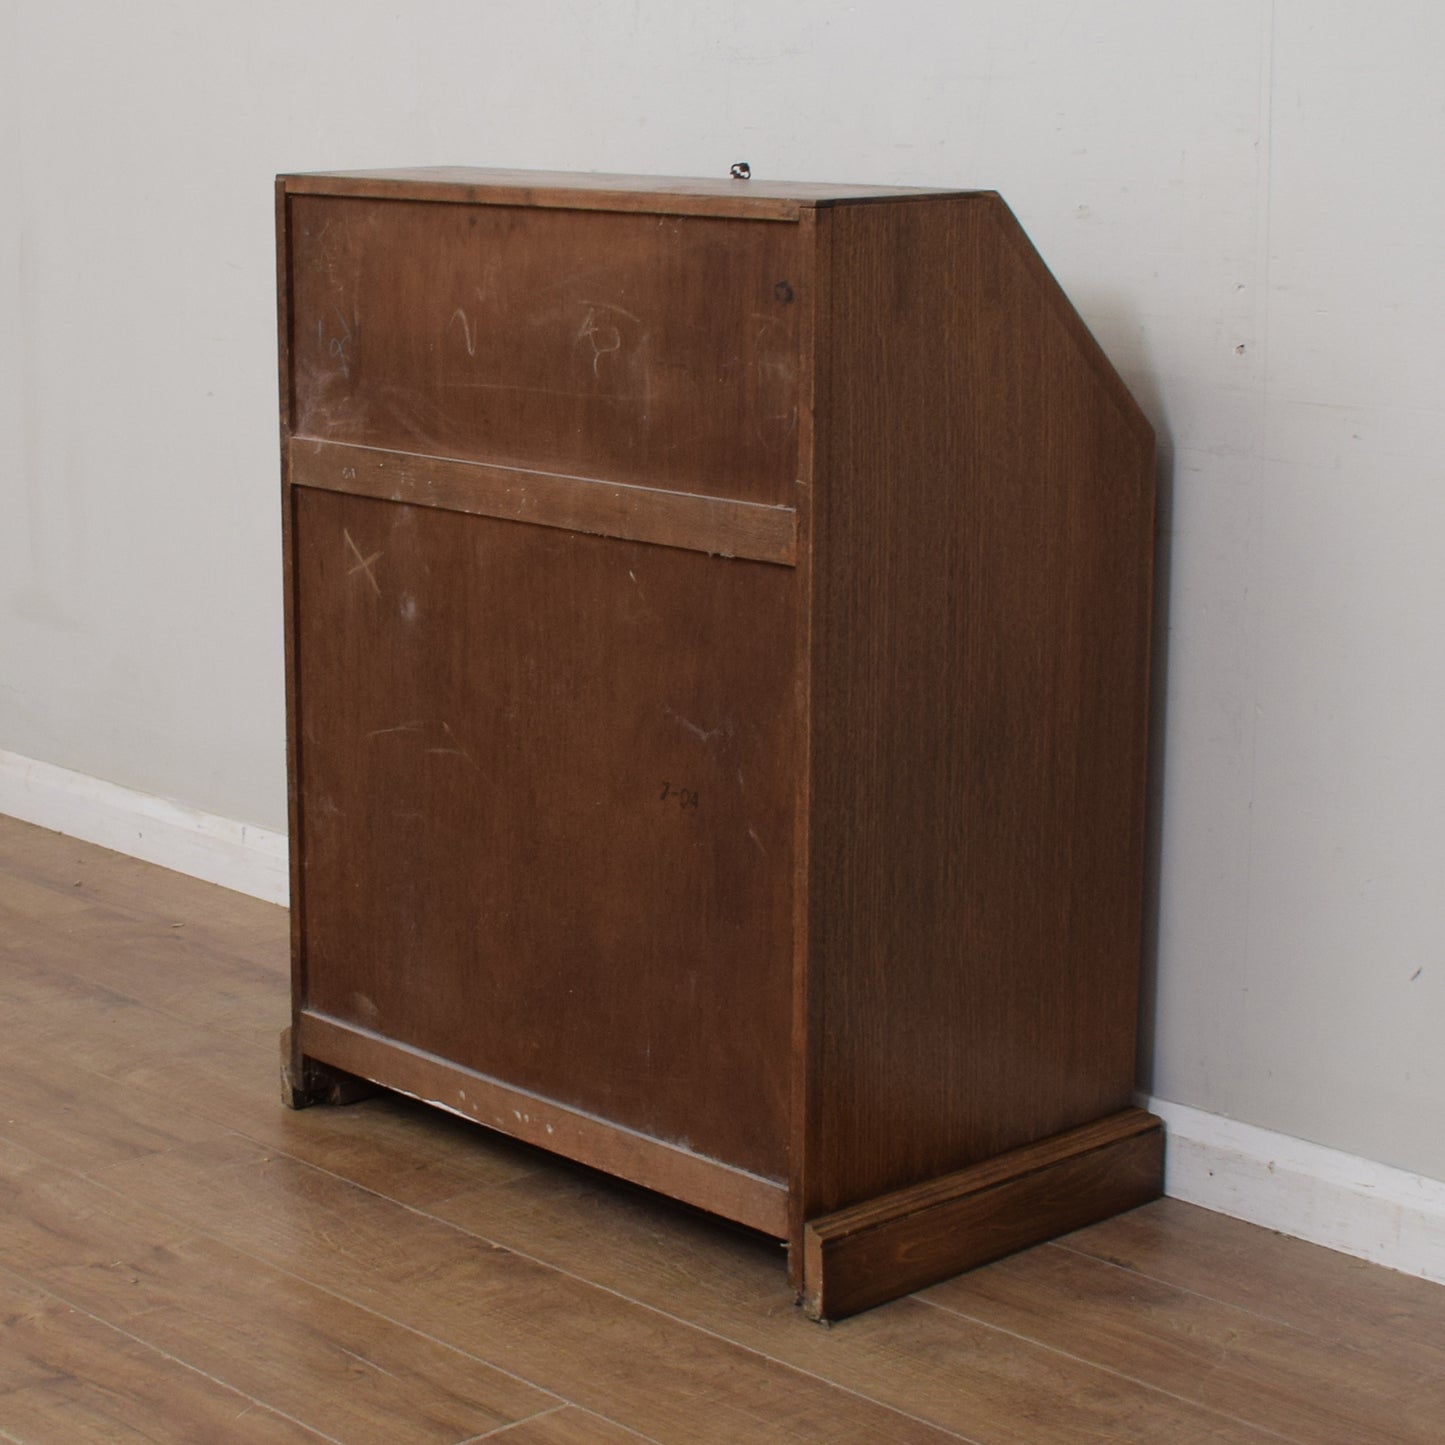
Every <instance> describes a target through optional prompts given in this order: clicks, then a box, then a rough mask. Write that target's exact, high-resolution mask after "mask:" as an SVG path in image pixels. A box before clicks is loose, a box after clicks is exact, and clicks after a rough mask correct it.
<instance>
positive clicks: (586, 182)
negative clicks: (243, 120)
mask: <svg viewBox="0 0 1445 1445" xmlns="http://www.w3.org/2000/svg"><path fill="white" fill-rule="evenodd" d="M276 182H277V185H278V186H279V187H280V188H281V190H282V191H283V192H284V193H285V194H286V195H311V196H355V197H358V198H365V199H371V200H399V201H443V202H445V201H451V202H454V203H458V204H466V205H492V206H536V207H543V208H548V207H550V208H553V209H561V210H586V211H640V212H648V213H653V214H668V215H707V216H746V217H752V218H754V219H759V220H777V221H796V220H797V219H798V217H799V215H800V213H802V212H803V211H806V210H812V209H815V208H818V207H826V206H834V205H839V204H845V205H853V204H866V203H867V202H870V201H899V200H909V199H920V198H924V197H938V196H966V195H977V194H978V192H976V191H947V190H931V189H927V188H922V187H908V186H864V185H834V184H830V183H827V182H810V181H736V180H708V179H699V178H693V177H686V176H642V175H636V176H629V175H607V174H604V173H602V172H597V171H520V170H485V169H477V168H472V167H469V166H423V167H418V168H415V169H404V170H375V171H318V172H312V173H308V174H292V175H280V176H277V178H276Z"/></svg>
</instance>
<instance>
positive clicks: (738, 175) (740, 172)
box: [728, 161, 753, 181]
mask: <svg viewBox="0 0 1445 1445" xmlns="http://www.w3.org/2000/svg"><path fill="white" fill-rule="evenodd" d="M752 174H753V168H752V167H751V166H750V165H749V164H748V163H747V162H746V161H734V162H733V163H732V165H731V167H729V169H728V175H730V176H731V177H732V178H733V180H735V181H747V180H751V179H752Z"/></svg>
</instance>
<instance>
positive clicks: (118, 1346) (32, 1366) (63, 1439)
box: [0, 1268, 329, 1445]
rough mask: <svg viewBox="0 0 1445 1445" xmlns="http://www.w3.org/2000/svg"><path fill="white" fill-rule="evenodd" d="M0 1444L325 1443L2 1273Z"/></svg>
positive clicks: (101, 1322)
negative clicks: (9, 1441) (9, 1442)
mask: <svg viewBox="0 0 1445 1445" xmlns="http://www.w3.org/2000/svg"><path fill="white" fill-rule="evenodd" d="M0 1328H3V1336H0V1343H3V1346H4V1348H3V1349H0V1439H6V1440H14V1441H18V1442H23V1445H130V1442H132V1441H134V1442H142V1441H145V1442H156V1445H194V1442H195V1441H197V1440H228V1441H235V1442H237V1445H252V1442H255V1445H319V1442H321V1441H324V1440H326V1439H328V1438H329V1437H327V1436H325V1435H319V1434H317V1433H316V1432H315V1431H312V1430H308V1429H306V1428H305V1427H304V1426H302V1425H299V1424H297V1423H296V1422H294V1421H292V1420H288V1419H286V1418H285V1417H284V1416H282V1415H280V1414H278V1413H277V1412H276V1411H275V1410H272V1409H270V1408H268V1407H267V1406H265V1405H262V1404H261V1403H260V1402H259V1401H256V1400H253V1399H248V1398H247V1397H246V1396H245V1395H243V1394H241V1393H239V1392H238V1391H236V1390H232V1389H230V1388H229V1387H227V1386H226V1385H224V1384H221V1383H219V1382H218V1381H215V1380H211V1379H208V1378H207V1377H206V1376H205V1375H203V1374H202V1373H200V1372H199V1371H197V1370H195V1369H193V1368H191V1367H190V1366H188V1365H185V1364H182V1363H180V1362H179V1361H177V1360H174V1359H172V1358H171V1357H169V1356H167V1355H165V1354H162V1353H161V1352H160V1351H158V1350H154V1349H151V1348H150V1347H149V1346H147V1345H145V1344H143V1343H141V1342H140V1341H139V1340H136V1339H134V1338H132V1337H131V1336H129V1335H127V1334H126V1333H125V1332H124V1331H123V1330H118V1329H116V1328H115V1327H114V1326H112V1325H109V1324H107V1323H106V1322H105V1321H103V1320H99V1319H96V1318H95V1317H94V1316H93V1315H89V1314H87V1313H85V1312H84V1311H83V1310H78V1309H76V1308H75V1307H74V1306H72V1305H68V1304H66V1303H65V1302H64V1301H63V1300H59V1299H56V1298H55V1297H54V1296H53V1295H51V1294H48V1293H47V1292H46V1291H44V1290H41V1289H37V1288H36V1287H35V1286H33V1285H31V1284H29V1283H27V1282H26V1281H24V1280H20V1279H17V1278H16V1277H15V1276H14V1275H13V1274H12V1273H11V1272H10V1271H9V1270H8V1269H4V1268H0Z"/></svg>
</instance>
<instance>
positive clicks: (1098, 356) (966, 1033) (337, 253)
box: [278, 169, 1162, 1317]
mask: <svg viewBox="0 0 1445 1445" xmlns="http://www.w3.org/2000/svg"><path fill="white" fill-rule="evenodd" d="M278 212H279V214H278V220H279V227H280V247H279V280H280V297H281V321H280V332H281V357H282V361H281V398H282V421H283V472H284V483H283V489H284V536H285V560H286V573H285V576H286V663H287V687H288V749H289V773H290V808H291V815H290V826H291V860H292V861H291V866H292V895H291V896H292V927H293V1000H294V1016H293V1022H292V1027H291V1028H290V1029H289V1030H288V1031H287V1035H286V1038H285V1041H284V1044H283V1054H284V1059H283V1080H284V1083H285V1093H286V1096H287V1098H288V1100H289V1102H291V1103H293V1104H296V1105H300V1104H303V1103H307V1102H314V1101H316V1100H319V1099H326V1098H331V1099H339V1098H341V1097H344V1096H345V1094H346V1092H347V1091H348V1089H351V1088H354V1087H356V1086H357V1084H358V1081H369V1082H371V1083H374V1084H378V1085H381V1086H384V1087H386V1088H390V1089H395V1090H399V1091H402V1092H404V1093H407V1094H411V1095H415V1096H417V1097H419V1098H422V1099H425V1100H428V1101H431V1102H433V1103H435V1104H436V1105H438V1106H439V1107H442V1108H445V1109H449V1110H451V1111H453V1112H455V1113H458V1114H461V1115H463V1116H465V1117H467V1118H469V1119H473V1120H475V1121H477V1122H478V1123H480V1124H483V1125H486V1126H487V1127H489V1128H492V1129H498V1130H501V1131H503V1132H505V1133H507V1134H509V1135H513V1136H515V1137H517V1138H520V1139H524V1140H527V1141H529V1142H531V1143H533V1144H539V1145H542V1146H545V1147H546V1148H548V1149H551V1150H555V1151H556V1152H558V1153H560V1154H563V1155H566V1156H568V1157H570V1158H573V1159H577V1160H581V1161H583V1162H585V1163H587V1164H590V1165H594V1166H596V1167H598V1168H601V1169H604V1170H608V1171H610V1172H612V1173H614V1174H617V1175H620V1176H622V1177H625V1178H627V1179H630V1180H633V1181H636V1182H638V1183H641V1184H643V1185H646V1186H648V1187H650V1188H653V1189H656V1190H660V1191H662V1192H664V1193H666V1194H669V1195H672V1196H675V1197H677V1198H679V1199H683V1200H686V1201H689V1202H690V1203H692V1204H695V1205H699V1206H701V1207H703V1208H705V1209H708V1210H711V1211H714V1212H716V1213H718V1214H720V1215H723V1216H726V1217H728V1218H731V1219H735V1220H738V1221H741V1222H742V1223H744V1224H747V1225H750V1226H752V1227H754V1228H756V1229H759V1230H763V1231H766V1232H768V1233H770V1234H773V1235H775V1236H776V1237H778V1238H779V1239H782V1240H785V1241H787V1243H788V1247H789V1260H790V1267H791V1271H792V1277H793V1280H794V1283H795V1285H796V1286H797V1288H798V1289H799V1291H800V1293H801V1295H802V1297H803V1301H804V1304H805V1306H806V1307H807V1309H808V1310H809V1312H810V1313H812V1314H814V1315H818V1316H824V1317H832V1316H837V1315H843V1314H847V1313H850V1312H852V1311H855V1310H858V1309H862V1308H866V1307H867V1306H869V1305H871V1304H875V1303H878V1302H880V1301H882V1300H885V1299H888V1298H891V1297H893V1296H895V1295H898V1294H901V1293H904V1292H907V1291H909V1290H912V1289H915V1288H918V1287H919V1286H921V1285H923V1284H926V1283H929V1282H931V1281H933V1280H936V1279H938V1278H940V1277H942V1276H944V1275H947V1274H951V1273H954V1272H956V1271H958V1270H959V1269H961V1268H965V1267H967V1266H969V1265H972V1264H976V1263H979V1262H981V1261H983V1260H986V1259H990V1258H994V1257H997V1256H998V1255H1000V1254H1003V1253H1006V1252H1008V1251H1010V1250H1013V1249H1017V1248H1020V1247H1023V1246H1024V1245H1027V1244H1030V1243H1033V1242H1036V1241H1038V1240H1040V1239H1043V1238H1047V1237H1049V1236H1051V1235H1053V1234H1056V1233H1059V1232H1061V1231H1063V1230H1066V1229H1070V1228H1074V1227H1077V1226H1079V1225H1082V1224H1085V1223H1087V1222H1090V1221H1092V1220H1095V1219H1098V1218H1101V1217H1103V1216H1105V1215H1107V1214H1109V1213H1112V1212H1115V1211H1118V1210H1120V1209H1125V1208H1129V1207H1131V1206H1133V1205H1135V1204H1138V1203H1142V1202H1143V1201H1145V1200H1147V1199H1150V1198H1152V1197H1154V1196H1155V1195H1156V1194H1157V1193H1158V1192H1159V1190H1160V1185H1161V1169H1162V1131H1161V1129H1160V1126H1159V1123H1158V1121H1157V1120H1156V1119H1154V1118H1152V1117H1151V1116H1149V1115H1147V1114H1145V1113H1143V1112H1141V1111H1139V1110H1137V1109H1135V1108H1133V1107H1131V1099H1132V1090H1133V1082H1134V1058H1135V1035H1136V1010H1137V993H1138V974H1139V966H1140V931H1141V917H1142V911H1143V909H1142V886H1143V877H1144V813H1145V775H1146V766H1147V721H1146V720H1147V711H1148V662H1149V653H1150V607H1151V586H1152V583H1151V563H1152V554H1153V485H1154V483H1153V468H1154V451H1153V437H1152V433H1151V431H1150V429H1149V426H1148V424H1147V422H1146V421H1145V420H1144V418H1143V416H1142V415H1141V413H1140V411H1139V409H1138V408H1137V406H1136V405H1135V404H1134V402H1133V401H1132V400H1131V398H1130V397H1129V395H1128V393H1127V392H1126V390H1125V389H1124V387H1123V385H1122V384H1121V383H1120V381H1119V379H1118V378H1117V376H1116V375H1115V373H1114V372H1113V371H1112V370H1111V368H1110V367H1109V365H1108V363H1107V361H1106V360H1105V359H1104V357H1103V355H1102V353H1101V352H1100V350H1099V349H1098V347H1097V346H1096V345H1095V344H1094V342H1093V340H1092V339H1091V338H1090V336H1089V334H1088V332H1087V330H1086V329H1085V327H1084V326H1083V325H1082V323H1081V322H1080V321H1079V319H1078V317H1077V316H1076V315H1075V313H1074V312H1073V310H1072V309H1071V308H1070V306H1069V304H1068V302H1067V301H1066V299H1065V298H1064V296H1063V294H1062V293H1061V291H1060V290H1059V288H1058V286H1057V284H1056V283H1055V282H1054V280H1053V279H1052V277H1051V276H1050V275H1049V273H1048V271H1047V270H1046V269H1045V267H1044V266H1043V264H1042V263H1041V262H1040V260H1039V259H1038V257H1037V256H1036V254H1035V252H1034V251H1033V249H1032V248H1031V246H1030V245H1029V243H1028V241H1027V239H1026V238H1025V237H1024V235H1023V233H1022V231H1021V230H1020V228H1019V226H1018V224H1017V222H1016V221H1015V220H1014V218H1013V216H1012V215H1011V214H1010V212H1009V210H1008V209H1007V207H1006V206H1005V205H1004V204H1003V202H1002V201H1001V200H1000V199H999V198H998V197H997V196H996V195H994V194H992V193H943V192H924V191H909V190H897V189H880V188H872V187H849V186H820V185H791V184H789V185H782V184H779V185H770V184H764V183H760V182H757V181H752V182H742V181H720V182H708V181H686V180H657V179H647V178H641V177H616V176H597V175H554V174H534V173H524V172H507V171H471V170H450V169H449V170H416V171H395V172H372V173H357V174H334V175H310V176H303V175H294V176H285V177H282V178H281V179H280V180H279V182H278Z"/></svg>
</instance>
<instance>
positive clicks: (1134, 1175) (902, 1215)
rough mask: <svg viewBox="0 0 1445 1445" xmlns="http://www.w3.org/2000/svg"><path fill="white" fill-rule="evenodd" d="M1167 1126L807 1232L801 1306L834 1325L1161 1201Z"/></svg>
mask: <svg viewBox="0 0 1445 1445" xmlns="http://www.w3.org/2000/svg"><path fill="white" fill-rule="evenodd" d="M1163 1190H1164V1126H1163V1124H1162V1123H1161V1122H1160V1121H1159V1120H1158V1119H1156V1118H1155V1117H1154V1116H1153V1115H1152V1114H1146V1113H1145V1112H1144V1111H1143V1110H1142V1109H1126V1110H1125V1111H1124V1112H1123V1113H1121V1114H1115V1115H1112V1116H1111V1117H1109V1118H1107V1119H1101V1120H1099V1121H1098V1122H1097V1123H1094V1124H1087V1125H1085V1126H1084V1127H1082V1128H1080V1129H1072V1130H1070V1131H1069V1132H1068V1133H1065V1134H1057V1135H1055V1136H1054V1137H1053V1138H1051V1139H1044V1140H1042V1141H1041V1142H1039V1143H1037V1144H1030V1145H1028V1146H1027V1147H1026V1148H1023V1149H1015V1150H1013V1151H1012V1152H1010V1153H1008V1154H1001V1155H999V1156H998V1157H997V1158H995V1159H989V1160H986V1161H985V1162H983V1163H982V1164H976V1165H974V1166H973V1167H972V1168H969V1169H963V1170H960V1171H959V1172H958V1173H956V1174H947V1175H944V1176H942V1177H940V1178H938V1179H930V1180H926V1181H925V1182H924V1183H922V1184H916V1185H913V1186H911V1187H910V1188H907V1189H900V1190H898V1191H897V1192H896V1193H893V1194H884V1195H880V1196H879V1197H878V1198H876V1199H869V1200H865V1201H864V1202H863V1203H862V1204H856V1205H852V1206H851V1207H849V1208H847V1209H840V1210H839V1211H838V1212H837V1213H835V1214H828V1215H821V1216H819V1217H818V1218H816V1219H812V1220H809V1221H808V1222H807V1223H805V1224H804V1226H803V1250H802V1253H803V1291H802V1295H803V1300H802V1302H803V1309H804V1311H805V1312H806V1313H807V1314H808V1315H809V1316H811V1317H812V1318H813V1319H815V1320H829V1319H841V1318H842V1317H843V1316H845V1315H851V1314H856V1313H857V1312H858V1311H859V1310H866V1309H870V1308H871V1307H872V1306H873V1305H877V1304H882V1303H884V1302H885V1301H886V1300H891V1299H897V1298H898V1297H899V1296H901V1295H905V1294H911V1293H912V1292H913V1291H914V1290H917V1289H922V1288H924V1287H925V1286H927V1285H931V1284H937V1283H938V1281H939V1280H943V1279H948V1278H949V1277H950V1276H952V1275H955V1274H961V1273H962V1272H963V1271H964V1270H967V1269H973V1268H974V1267H975V1266H977V1265H981V1264H987V1263H988V1262H989V1261H991V1260H995V1259H1001V1258H1003V1256H1004V1255H1006V1254H1013V1253H1015V1252H1016V1251H1018V1250H1020V1249H1027V1248H1029V1247H1030V1246H1031V1245H1035V1244H1042V1243H1043V1242H1044V1241H1045V1240H1048V1239H1054V1238H1056V1237H1057V1236H1058V1235H1060V1234H1066V1233H1068V1232H1069V1231H1070V1230H1074V1229H1082V1228H1083V1227H1084V1226H1085V1225H1088V1224H1096V1223H1098V1222H1099V1220H1101V1219H1107V1218H1109V1217H1110V1216H1111V1215H1114V1214H1122V1213H1123V1212H1124V1210H1126V1209H1134V1208H1136V1207H1137V1206H1139V1205H1141V1204H1147V1203H1148V1202H1149V1201H1150V1200H1151V1199H1157V1198H1158V1197H1159V1195H1160V1194H1162V1193H1163Z"/></svg>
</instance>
